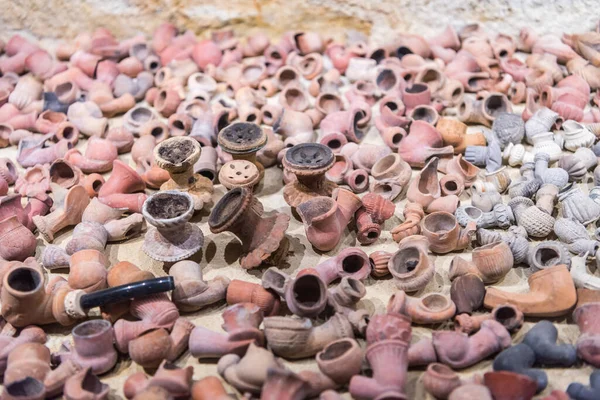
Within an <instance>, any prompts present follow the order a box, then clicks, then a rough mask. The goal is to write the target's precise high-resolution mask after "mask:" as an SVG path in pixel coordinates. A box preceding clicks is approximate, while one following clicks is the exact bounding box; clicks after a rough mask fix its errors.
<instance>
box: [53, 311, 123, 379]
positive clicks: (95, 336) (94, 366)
mask: <svg viewBox="0 0 600 400" xmlns="http://www.w3.org/2000/svg"><path fill="white" fill-rule="evenodd" d="M72 333H73V339H74V342H75V344H74V346H71V345H70V344H63V347H62V348H61V351H59V352H58V353H55V354H54V355H53V357H55V358H56V360H59V361H60V362H61V363H64V362H67V361H68V360H71V361H73V362H75V363H76V364H78V365H80V366H81V367H82V368H83V369H87V368H90V369H91V372H93V373H94V374H96V375H101V374H104V373H106V372H108V371H110V370H111V369H112V368H113V367H114V365H115V364H116V362H117V351H116V349H115V348H114V346H113V340H114V333H113V328H112V325H111V324H110V322H108V321H105V320H90V321H86V322H83V323H81V324H79V325H77V326H76V327H74V328H73V331H72Z"/></svg>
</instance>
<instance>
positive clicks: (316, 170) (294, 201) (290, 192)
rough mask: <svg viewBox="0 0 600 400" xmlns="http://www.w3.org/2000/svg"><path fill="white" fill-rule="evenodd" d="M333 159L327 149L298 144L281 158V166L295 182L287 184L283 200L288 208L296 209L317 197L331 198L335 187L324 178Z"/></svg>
mask: <svg viewBox="0 0 600 400" xmlns="http://www.w3.org/2000/svg"><path fill="white" fill-rule="evenodd" d="M334 163H335V157H334V156H333V153H332V152H331V150H330V149H329V147H327V146H324V145H321V144H316V143H305V144H299V145H296V146H294V147H292V148H291V149H289V150H288V151H287V152H286V153H285V156H284V158H283V166H284V168H285V169H286V170H287V171H289V172H290V173H292V174H294V175H295V176H296V178H297V180H295V181H293V182H290V183H288V184H287V185H286V186H285V188H284V191H283V198H284V199H285V201H286V203H288V204H289V205H290V207H298V206H299V205H300V204H301V203H304V202H306V201H307V200H310V199H312V198H314V197H317V196H331V194H332V192H333V190H334V189H335V188H336V187H337V185H335V184H334V183H333V182H330V181H329V180H327V179H326V178H325V176H324V174H325V172H327V171H328V170H329V169H330V168H331V167H333V164H334Z"/></svg>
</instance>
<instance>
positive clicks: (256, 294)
mask: <svg viewBox="0 0 600 400" xmlns="http://www.w3.org/2000/svg"><path fill="white" fill-rule="evenodd" d="M226 301H227V304H229V305H233V304H238V303H252V304H256V305H257V306H258V307H259V308H260V309H261V310H262V311H263V314H264V315H265V316H267V317H270V316H273V315H277V313H278V311H279V305H280V303H281V302H280V299H279V295H277V294H276V293H274V292H273V291H272V290H267V289H265V288H263V287H262V286H261V285H259V284H256V283H250V282H245V281H241V280H238V279H233V280H232V281H231V283H230V284H229V286H228V287H227V297H226Z"/></svg>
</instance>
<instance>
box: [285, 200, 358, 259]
mask: <svg viewBox="0 0 600 400" xmlns="http://www.w3.org/2000/svg"><path fill="white" fill-rule="evenodd" d="M336 193H337V194H335V195H334V198H333V199H332V198H331V197H325V196H317V197H313V198H312V199H310V200H307V201H305V202H304V203H301V204H300V205H298V207H297V211H298V214H300V217H301V218H302V221H303V222H304V228H305V230H306V236H307V239H308V241H309V242H310V243H311V244H312V245H313V246H315V247H316V248H317V249H319V250H321V251H329V250H332V249H333V248H334V247H335V246H336V245H337V244H338V243H339V241H340V240H341V238H342V233H343V232H344V230H345V229H346V226H347V225H348V223H349V222H350V220H351V219H352V218H353V217H354V213H355V212H356V211H357V210H358V209H359V207H360V206H361V204H362V203H361V202H360V199H359V198H358V197H357V196H356V195H354V194H353V193H352V192H350V191H348V190H345V189H339V190H337V192H336Z"/></svg>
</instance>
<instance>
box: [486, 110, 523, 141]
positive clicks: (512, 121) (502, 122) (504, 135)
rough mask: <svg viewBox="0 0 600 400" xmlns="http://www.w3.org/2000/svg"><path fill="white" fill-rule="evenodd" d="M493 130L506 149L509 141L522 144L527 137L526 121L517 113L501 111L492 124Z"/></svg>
mask: <svg viewBox="0 0 600 400" xmlns="http://www.w3.org/2000/svg"><path fill="white" fill-rule="evenodd" d="M492 132H493V133H494V135H495V136H496V138H497V139H498V141H499V143H500V148H501V149H504V148H505V147H506V145H507V144H508V143H513V144H520V143H521V141H522V140H523V138H524V137H525V123H524V122H523V119H522V118H521V117H520V116H518V115H517V114H512V113H500V114H498V117H497V118H496V119H495V120H494V123H493V124H492Z"/></svg>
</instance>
